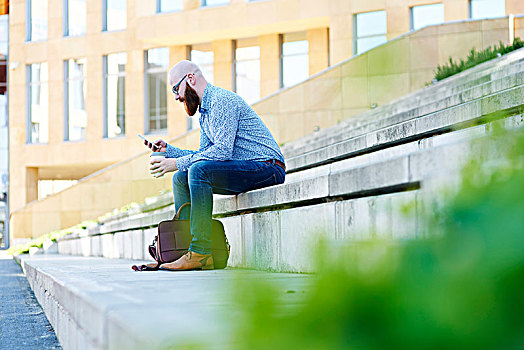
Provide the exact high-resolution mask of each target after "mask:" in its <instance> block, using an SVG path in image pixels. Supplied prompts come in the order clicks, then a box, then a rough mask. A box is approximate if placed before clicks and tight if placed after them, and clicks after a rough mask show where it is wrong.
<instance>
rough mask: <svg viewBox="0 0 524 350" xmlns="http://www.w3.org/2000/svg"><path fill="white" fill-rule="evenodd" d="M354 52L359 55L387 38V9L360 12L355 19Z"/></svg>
mask: <svg viewBox="0 0 524 350" xmlns="http://www.w3.org/2000/svg"><path fill="white" fill-rule="evenodd" d="M353 23H354V28H353V29H354V30H353V32H354V37H353V54H355V55H359V54H361V53H363V52H365V51H368V50H370V49H372V48H374V47H376V46H379V45H380V44H383V43H385V42H386V41H387V40H388V39H387V21H386V11H375V12H366V13H358V14H356V15H355V20H354V22H353Z"/></svg>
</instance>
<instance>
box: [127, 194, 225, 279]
mask: <svg viewBox="0 0 524 350" xmlns="http://www.w3.org/2000/svg"><path fill="white" fill-rule="evenodd" d="M190 205H191V203H185V204H184V205H182V206H181V207H180V208H179V209H178V211H177V213H176V214H175V217H174V218H173V220H166V221H162V222H160V223H159V224H158V234H157V235H156V236H155V238H154V240H153V243H152V244H151V245H150V246H149V254H150V255H151V256H152V257H153V259H155V260H156V262H157V266H156V267H148V266H146V265H142V266H136V265H133V267H132V268H133V270H135V271H156V270H158V268H159V267H160V265H161V264H163V263H168V262H172V261H175V260H177V259H178V258H180V257H181V256H182V255H184V254H186V253H187V251H188V249H189V244H190V243H191V240H192V238H193V237H192V236H191V232H190V230H189V220H180V219H179V218H180V213H181V212H182V209H183V208H185V207H186V206H190ZM229 251H230V246H229V242H228V241H227V237H226V234H225V231H224V225H223V224H222V223H221V222H220V221H218V220H215V219H213V220H212V232H211V254H212V256H213V263H214V266H215V269H223V268H225V267H226V266H227V260H228V259H229Z"/></svg>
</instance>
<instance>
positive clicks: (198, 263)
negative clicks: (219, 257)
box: [160, 251, 214, 271]
mask: <svg viewBox="0 0 524 350" xmlns="http://www.w3.org/2000/svg"><path fill="white" fill-rule="evenodd" d="M213 268H214V264H213V256H212V255H211V254H208V255H204V254H198V253H195V252H192V251H188V252H187V253H186V254H184V255H182V256H181V257H180V258H179V259H178V260H176V261H174V262H172V263H166V264H162V266H161V267H160V269H161V270H173V271H186V270H213Z"/></svg>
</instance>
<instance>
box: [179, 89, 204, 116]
mask: <svg viewBox="0 0 524 350" xmlns="http://www.w3.org/2000/svg"><path fill="white" fill-rule="evenodd" d="M180 102H183V103H184V107H185V109H186V113H187V115H189V116H190V117H192V116H194V115H195V113H196V112H197V109H198V106H199V105H200V98H199V97H198V94H197V92H196V91H195V89H193V88H192V87H191V86H189V84H188V83H187V81H186V91H185V94H184V98H181V99H180Z"/></svg>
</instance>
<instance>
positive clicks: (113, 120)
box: [104, 52, 127, 137]
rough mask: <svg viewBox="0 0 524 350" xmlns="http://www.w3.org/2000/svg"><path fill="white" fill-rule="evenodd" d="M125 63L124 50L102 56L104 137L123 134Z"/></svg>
mask: <svg viewBox="0 0 524 350" xmlns="http://www.w3.org/2000/svg"><path fill="white" fill-rule="evenodd" d="M126 63H127V57H126V54H125V53H124V52H122V53H115V54H111V55H107V56H104V89H105V96H104V137H115V136H119V135H124V134H125V110H126V109H125V104H126V100H125V97H126V88H125V83H126Z"/></svg>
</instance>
